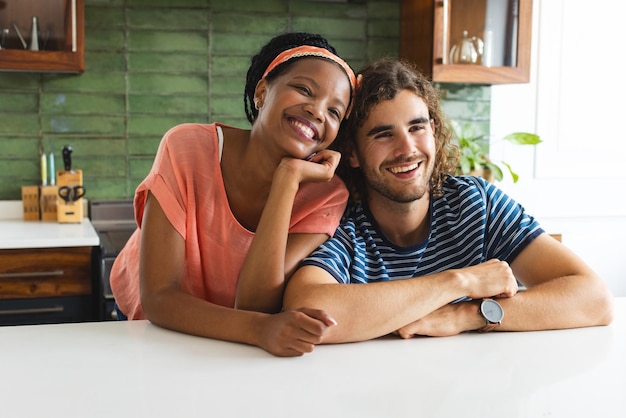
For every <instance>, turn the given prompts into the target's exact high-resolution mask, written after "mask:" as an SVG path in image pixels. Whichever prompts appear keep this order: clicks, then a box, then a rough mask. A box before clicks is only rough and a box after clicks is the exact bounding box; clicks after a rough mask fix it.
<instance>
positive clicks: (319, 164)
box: [235, 150, 340, 313]
mask: <svg viewBox="0 0 626 418" xmlns="http://www.w3.org/2000/svg"><path fill="white" fill-rule="evenodd" d="M339 158H340V156H339V153H337V152H334V151H329V150H325V151H321V152H319V153H317V154H316V155H315V157H314V159H313V160H312V161H311V162H309V161H304V160H297V159H294V158H284V159H283V160H282V162H281V164H280V165H279V166H278V168H277V169H276V172H275V173H274V178H273V181H272V188H271V190H270V194H269V197H268V200H267V203H266V205H265V208H264V209H263V214H262V215H261V219H260V221H259V225H258V226H257V230H256V232H255V235H254V238H253V240H252V244H251V246H250V249H249V250H248V254H247V255H246V259H245V261H244V264H243V267H242V269H241V273H240V276H239V282H238V285H237V297H236V300H235V307H236V308H238V309H247V310H254V311H260V312H269V313H274V312H279V311H280V310H281V308H282V301H283V292H284V289H285V283H286V282H287V280H288V279H289V278H290V277H291V275H292V274H293V272H294V271H295V269H296V268H297V266H298V264H299V263H300V261H301V260H302V259H303V258H304V257H306V256H307V255H309V254H310V253H311V252H312V251H313V250H314V249H315V248H317V246H319V245H320V244H321V243H322V242H324V241H325V240H326V239H328V236H327V235H325V234H291V235H289V223H290V220H291V212H292V208H293V203H294V199H295V197H296V193H297V192H298V188H299V186H300V183H302V182H306V181H316V182H323V181H325V182H328V181H330V180H331V179H332V177H333V175H334V172H335V168H336V166H337V164H338V163H339Z"/></svg>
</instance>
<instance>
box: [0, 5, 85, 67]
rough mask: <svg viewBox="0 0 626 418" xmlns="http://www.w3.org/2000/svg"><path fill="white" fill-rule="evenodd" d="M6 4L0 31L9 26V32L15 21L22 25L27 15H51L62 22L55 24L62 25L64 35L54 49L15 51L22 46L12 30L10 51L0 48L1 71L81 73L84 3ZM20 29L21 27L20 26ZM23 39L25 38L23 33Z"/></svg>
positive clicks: (1, 16)
mask: <svg viewBox="0 0 626 418" xmlns="http://www.w3.org/2000/svg"><path fill="white" fill-rule="evenodd" d="M5 1H6V5H5V9H6V10H4V12H0V26H1V27H2V28H5V27H8V28H9V29H10V30H11V29H12V28H13V26H12V25H13V23H14V22H15V21H19V22H24V21H25V20H27V19H31V18H32V16H30V15H41V16H52V17H53V18H56V19H57V20H62V22H58V21H55V22H54V23H55V24H56V25H57V26H62V28H63V29H62V32H63V34H62V35H63V36H62V39H60V40H58V41H57V42H56V43H55V45H54V46H55V49H54V50H42V51H31V50H29V49H17V47H19V46H21V44H20V43H18V41H19V39H18V37H17V34H16V33H15V30H14V29H12V33H13V35H11V36H9V38H8V40H7V44H8V45H9V46H10V47H11V49H6V48H5V49H0V71H24V72H70V73H82V72H83V71H84V70H85V58H84V57H85V55H84V43H85V30H84V27H85V25H84V22H85V12H84V0H57V1H56V2H54V1H49V0H5ZM18 2H19V3H18ZM18 5H19V7H18ZM50 7H58V8H62V10H58V9H54V10H50ZM27 13H28V16H27V15H26V14H27ZM59 16H60V17H59ZM20 26H21V27H22V28H24V24H23V23H22V24H21V25H20ZM48 26H49V25H48ZM42 27H43V26H42ZM22 36H23V37H24V38H26V36H25V34H22ZM29 36H30V35H29Z"/></svg>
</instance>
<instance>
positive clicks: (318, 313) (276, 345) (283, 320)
mask: <svg viewBox="0 0 626 418" xmlns="http://www.w3.org/2000/svg"><path fill="white" fill-rule="evenodd" d="M336 324H337V323H336V322H335V320H334V319H333V318H332V317H331V316H330V315H328V314H327V313H326V312H324V311H322V310H319V309H309V308H301V309H298V310H294V311H287V312H281V313H278V314H274V315H266V316H264V318H263V319H262V321H261V327H259V328H257V330H258V333H257V335H258V342H257V345H258V346H259V347H261V348H263V349H264V350H265V351H267V352H269V353H271V354H274V355H275V356H279V357H296V356H301V355H303V354H304V353H310V352H312V351H313V349H314V348H315V346H316V345H317V344H320V343H321V342H322V341H323V337H324V335H325V333H326V331H327V330H328V328H329V327H332V326H334V325H336Z"/></svg>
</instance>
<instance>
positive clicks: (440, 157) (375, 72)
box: [331, 58, 459, 201]
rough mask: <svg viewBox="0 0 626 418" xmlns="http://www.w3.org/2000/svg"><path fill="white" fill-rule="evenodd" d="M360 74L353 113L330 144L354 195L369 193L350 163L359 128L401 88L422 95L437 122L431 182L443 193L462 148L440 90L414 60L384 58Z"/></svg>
mask: <svg viewBox="0 0 626 418" xmlns="http://www.w3.org/2000/svg"><path fill="white" fill-rule="evenodd" d="M359 74H360V77H359V78H360V81H359V85H358V87H357V91H356V94H355V97H354V108H353V110H352V114H351V115H350V118H349V119H347V120H345V121H343V123H342V125H341V128H340V129H339V134H338V136H337V139H336V140H335V142H334V143H333V144H332V146H331V147H332V148H333V149H335V150H337V151H340V152H341V154H342V159H341V163H340V165H339V167H338V168H337V174H338V175H339V176H340V177H341V178H342V179H343V180H344V181H345V182H346V185H347V186H348V189H349V190H350V196H351V198H352V199H353V200H355V201H359V200H361V199H363V198H365V195H366V187H365V180H364V178H363V174H362V172H361V170H360V169H359V168H356V169H355V168H352V167H350V164H349V158H348V157H349V156H350V155H351V154H352V150H353V149H354V147H355V142H356V140H357V138H356V136H357V131H358V129H359V128H360V127H361V126H362V125H363V123H364V122H365V120H367V118H368V116H369V114H370V112H371V110H372V108H373V107H374V106H376V105H377V104H379V103H380V102H383V101H385V100H392V99H393V98H394V97H396V95H397V94H398V93H399V92H400V91H402V90H410V91H412V92H414V93H415V94H417V95H418V96H419V97H421V98H422V100H424V103H426V106H427V107H428V113H429V117H430V119H431V120H432V121H433V122H434V126H435V132H434V136H435V147H436V154H435V168H434V170H433V174H432V177H431V179H430V184H431V190H432V192H433V194H434V195H435V196H439V195H441V193H442V190H441V188H442V185H443V182H444V181H445V179H446V177H447V176H448V175H451V174H454V171H455V169H456V166H457V161H458V156H459V149H458V147H457V146H456V145H455V144H454V143H452V141H451V138H452V130H451V129H450V126H449V122H448V120H447V119H446V118H445V116H444V114H443V111H442V110H441V102H440V98H441V93H440V91H439V90H438V89H436V88H435V86H434V85H433V84H432V83H431V82H430V80H428V79H427V78H426V77H425V76H424V75H423V74H422V73H421V72H419V71H418V70H417V69H416V68H415V66H414V65H413V64H411V63H409V62H407V61H404V60H398V59H394V58H382V59H379V60H377V61H375V62H373V63H371V64H369V65H367V66H366V67H365V68H363V69H362V70H361V71H360V73H359ZM361 76H362V78H361Z"/></svg>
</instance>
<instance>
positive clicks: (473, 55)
mask: <svg viewBox="0 0 626 418" xmlns="http://www.w3.org/2000/svg"><path fill="white" fill-rule="evenodd" d="M483 49H484V42H483V40H482V39H480V38H479V37H477V36H472V37H471V38H470V37H469V35H468V34H467V31H466V30H464V31H463V38H462V39H461V40H460V41H459V42H457V43H456V44H454V45H452V48H450V63H451V64H480V60H481V58H482V55H483Z"/></svg>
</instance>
